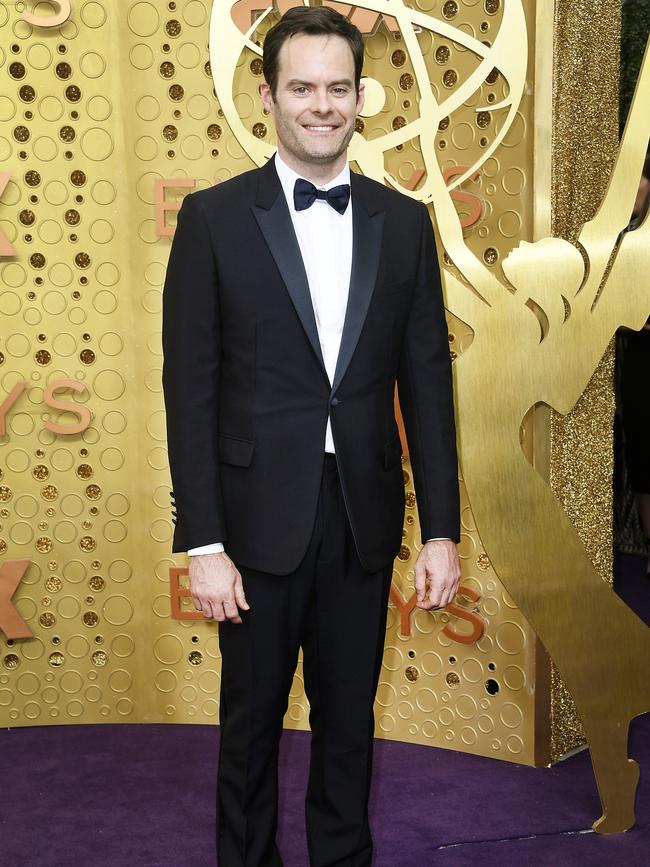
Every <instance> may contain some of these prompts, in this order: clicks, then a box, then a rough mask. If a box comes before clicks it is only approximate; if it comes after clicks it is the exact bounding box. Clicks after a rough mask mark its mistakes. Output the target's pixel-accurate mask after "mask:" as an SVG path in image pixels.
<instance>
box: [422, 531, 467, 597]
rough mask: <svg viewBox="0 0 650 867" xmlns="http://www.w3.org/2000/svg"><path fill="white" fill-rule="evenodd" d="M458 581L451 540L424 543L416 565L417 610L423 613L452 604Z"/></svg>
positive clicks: (455, 556)
mask: <svg viewBox="0 0 650 867" xmlns="http://www.w3.org/2000/svg"><path fill="white" fill-rule="evenodd" d="M459 582H460V562H459V560H458V551H457V550H456V545H455V543H454V542H452V541H451V539H435V540H433V541H431V542H426V543H425V545H424V547H423V548H422V550H421V551H420V556H419V557H418V559H417V562H416V564H415V592H416V594H417V603H416V604H417V607H418V608H423V609H424V610H425V611H430V610H431V609H440V608H445V607H446V606H447V605H449V603H450V602H453V599H454V597H455V596H456V593H458V584H459Z"/></svg>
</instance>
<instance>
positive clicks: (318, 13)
mask: <svg viewBox="0 0 650 867" xmlns="http://www.w3.org/2000/svg"><path fill="white" fill-rule="evenodd" d="M299 33H305V34H307V35H308V36H323V35H325V36H341V37H342V38H343V39H345V41H346V42H347V43H348V45H349V46H350V50H351V51H352V57H353V58H354V85H355V87H356V89H357V93H358V91H359V82H360V81H361V68H362V67H363V39H362V37H361V33H360V32H359V30H358V28H357V27H355V26H354V24H352V23H351V22H350V21H348V19H347V18H346V17H345V16H344V15H341V13H340V12H337V11H336V10H335V9H331V8H330V7H329V6H294V7H292V8H291V9H288V10H287V11H286V12H285V13H284V15H283V16H282V18H280V20H279V21H278V22H277V23H276V24H274V25H273V27H271V29H270V30H269V32H268V33H267V34H266V38H265V39H264V54H263V57H262V65H263V70H264V78H265V79H266V83H267V84H268V85H269V87H270V88H271V93H272V94H273V96H275V92H276V88H277V86H278V56H279V54H280V49H281V48H282V46H283V45H284V43H285V42H286V40H287V39H291V37H292V36H296V35H297V34H299Z"/></svg>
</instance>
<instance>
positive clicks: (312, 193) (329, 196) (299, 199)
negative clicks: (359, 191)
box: [293, 178, 350, 214]
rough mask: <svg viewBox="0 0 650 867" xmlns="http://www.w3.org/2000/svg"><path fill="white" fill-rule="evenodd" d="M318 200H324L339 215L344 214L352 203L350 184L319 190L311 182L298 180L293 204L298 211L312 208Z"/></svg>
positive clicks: (294, 190)
mask: <svg viewBox="0 0 650 867" xmlns="http://www.w3.org/2000/svg"><path fill="white" fill-rule="evenodd" d="M316 199H324V200H325V201H326V202H327V203H328V204H329V205H331V206H332V207H333V208H334V210H335V211H338V212H339V214H344V213H345V209H346V208H347V206H348V202H349V201H350V184H341V185H340V186H338V187H332V188H331V189H329V190H318V189H317V188H316V187H315V186H314V185H313V184H312V183H311V181H306V180H305V179H304V178H298V180H297V181H296V184H295V186H294V188H293V203H294V205H295V207H296V211H304V210H305V209H306V208H311V206H312V205H313V204H314V202H315V201H316Z"/></svg>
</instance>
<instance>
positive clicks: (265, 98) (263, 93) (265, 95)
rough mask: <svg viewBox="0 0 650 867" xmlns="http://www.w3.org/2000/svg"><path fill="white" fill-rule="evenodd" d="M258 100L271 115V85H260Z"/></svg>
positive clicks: (264, 83) (263, 83) (263, 82)
mask: <svg viewBox="0 0 650 867" xmlns="http://www.w3.org/2000/svg"><path fill="white" fill-rule="evenodd" d="M260 98H261V100H262V105H263V106H264V108H265V109H266V111H268V112H270V113H271V114H273V105H274V103H273V94H272V93H271V85H270V84H267V82H266V81H262V82H261V83H260Z"/></svg>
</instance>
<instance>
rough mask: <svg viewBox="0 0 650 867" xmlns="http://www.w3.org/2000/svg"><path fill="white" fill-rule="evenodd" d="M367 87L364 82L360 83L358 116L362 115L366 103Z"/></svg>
mask: <svg viewBox="0 0 650 867" xmlns="http://www.w3.org/2000/svg"><path fill="white" fill-rule="evenodd" d="M365 89H366V86H365V84H364V83H363V82H360V83H359V93H358V94H357V114H360V113H361V109H362V108H363V104H364V102H365V101H366V93H365Z"/></svg>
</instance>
